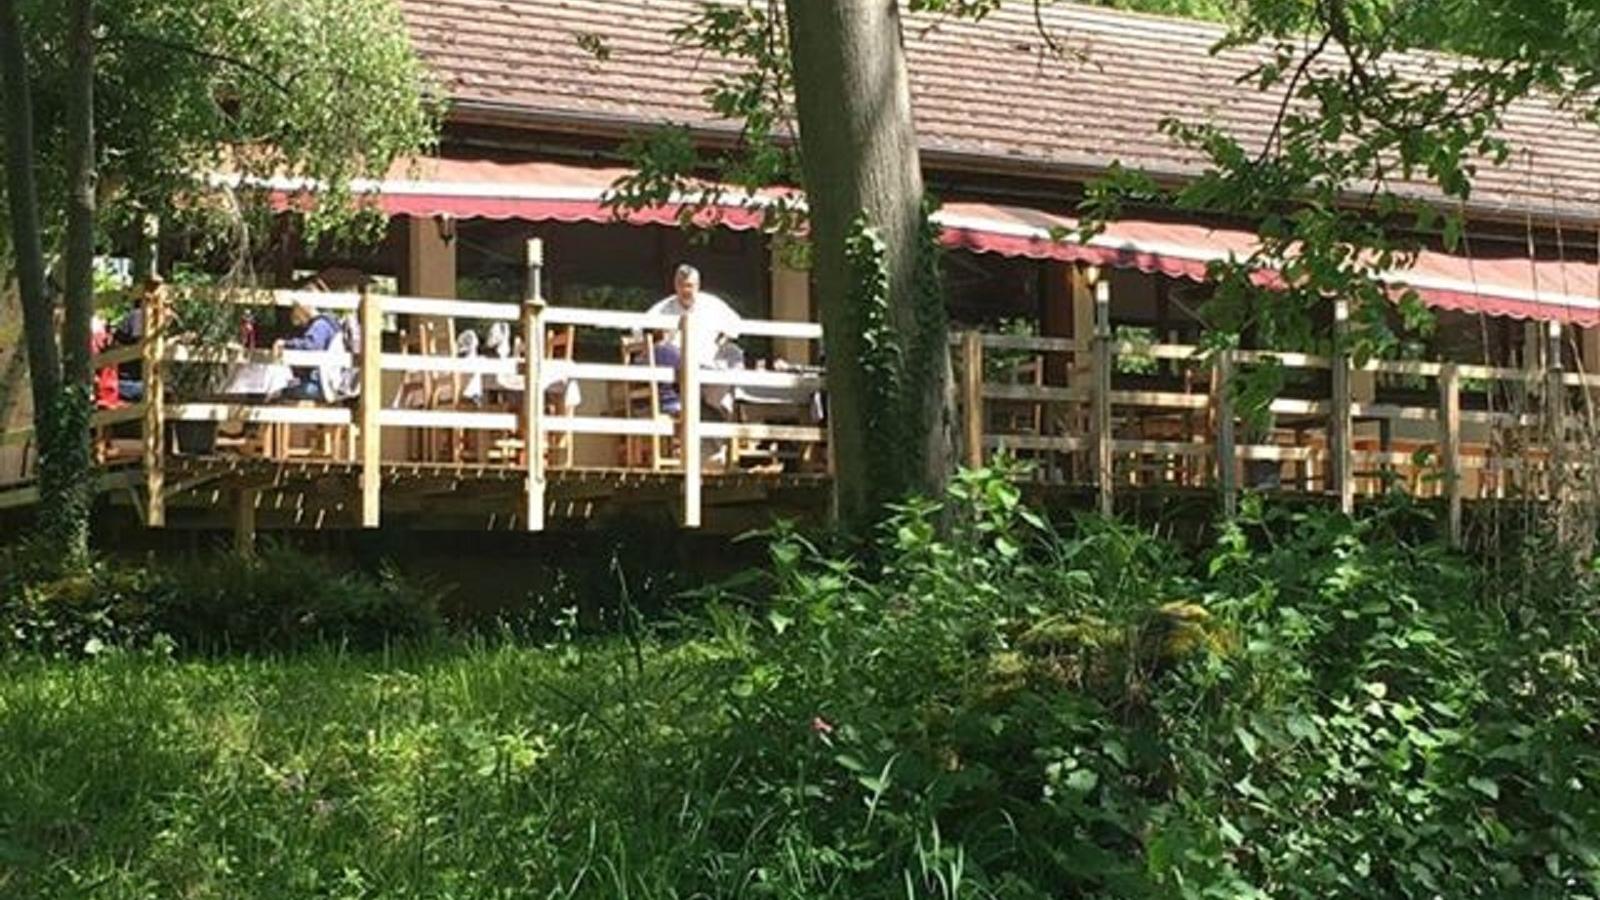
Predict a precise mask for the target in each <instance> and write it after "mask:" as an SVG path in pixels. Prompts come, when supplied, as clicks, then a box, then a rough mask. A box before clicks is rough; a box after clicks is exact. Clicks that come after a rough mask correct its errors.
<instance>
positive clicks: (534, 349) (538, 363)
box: [521, 238, 545, 531]
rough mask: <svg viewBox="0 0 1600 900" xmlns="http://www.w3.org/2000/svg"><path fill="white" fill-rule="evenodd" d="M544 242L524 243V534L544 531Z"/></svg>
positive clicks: (533, 240) (522, 418)
mask: <svg viewBox="0 0 1600 900" xmlns="http://www.w3.org/2000/svg"><path fill="white" fill-rule="evenodd" d="M543 271H544V242H543V241H541V240H539V239H538V238H533V239H531V240H529V241H528V246H527V274H526V279H527V284H526V286H525V287H526V295H527V296H526V299H524V300H523V301H522V349H523V358H522V415H521V420H522V421H521V424H522V454H523V465H524V467H525V468H524V474H523V500H524V508H523V521H524V522H525V523H526V528H527V530H528V531H543V530H544V507H545V452H544V451H545V448H544V444H545V436H544V387H543V383H542V381H541V379H542V378H543V376H544V306H545V304H544V294H543V284H542V281H543Z"/></svg>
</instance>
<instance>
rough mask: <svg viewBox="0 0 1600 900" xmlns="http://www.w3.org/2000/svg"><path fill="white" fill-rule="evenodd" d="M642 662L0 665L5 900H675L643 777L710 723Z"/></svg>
mask: <svg viewBox="0 0 1600 900" xmlns="http://www.w3.org/2000/svg"><path fill="white" fill-rule="evenodd" d="M636 661H637V657H635V656H634V655H633V653H632V650H631V648H629V647H628V646H626V645H625V644H622V643H621V642H616V643H605V644H593V645H587V646H584V647H582V648H581V649H579V648H577V647H573V648H571V649H570V650H569V652H568V653H566V654H556V653H551V652H548V651H546V650H543V649H540V648H524V647H517V646H513V645H510V644H506V645H500V646H489V645H478V646H473V647H457V648H452V649H442V650H434V651H412V652H407V653H404V654H399V655H367V656H357V655H345V654H339V653H334V652H327V653H320V654H313V655H311V656H305V657H299V658H291V659H260V660H229V661H222V662H183V663H177V662H171V661H168V660H165V659H162V658H159V657H155V656H110V657H106V658H102V659H99V660H96V661H94V662H92V663H87V664H76V665H66V664H57V663H39V662H12V663H8V664H6V665H5V666H4V668H3V669H0V896H5V897H33V898H55V897H60V898H67V897H73V898H81V897H96V898H146V897H150V898H154V897H184V898H196V900H198V898H212V897H215V898H225V897H226V898H238V897H263V898H264V897H284V898H287V897H366V896H383V897H455V896H463V897H466V896H470V897H488V896H508V897H510V896H516V897H528V896H539V897H579V896H606V897H620V896H630V895H631V896H668V895H669V894H668V893H658V892H655V890H654V889H655V888H659V887H660V886H661V884H662V883H663V882H662V879H663V878H667V879H670V880H671V881H677V880H679V879H680V878H681V875H682V873H681V872H678V871H676V869H675V866H677V865H678V864H680V863H682V862H683V861H682V860H675V859H673V854H672V852H671V847H672V846H673V844H675V843H677V838H678V836H680V835H681V834H682V833H683V831H682V827H683V826H686V825H687V824H688V823H687V822H686V821H674V817H675V816H676V815H677V812H678V811H681V810H682V809H683V808H684V806H683V800H684V798H682V797H672V796H670V793H669V792H666V791H662V792H661V793H660V794H656V793H655V791H653V790H652V784H651V780H650V779H651V778H652V777H653V776H658V775H659V774H660V769H661V767H662V765H663V764H666V763H669V762H670V761H671V760H672V759H675V758H677V756H678V754H677V753H676V752H675V751H674V749H673V748H674V747H675V746H679V745H681V744H682V742H683V741H684V740H685V739H686V738H687V737H689V736H692V735H693V733H694V732H695V731H696V729H697V727H699V726H700V725H701V724H703V723H704V721H705V713H704V711H703V710H700V709H696V708H695V707H694V706H693V705H692V704H690V703H689V702H688V698H689V697H690V696H697V695H698V692H697V691H687V690H686V686H687V685H690V684H692V683H694V682H695V681H696V680H697V679H699V678H701V677H703V676H704V674H705V673H706V672H707V670H708V667H709V664H708V663H707V661H705V660H704V659H701V660H694V659H689V658H686V657H685V656H683V655H681V654H674V653H673V652H670V651H666V652H662V653H651V664H650V665H651V671H649V672H648V676H649V677H648V678H637V677H634V676H635V675H637V670H634V669H632V668H631V667H632V666H634V665H635V664H636ZM619 689H626V690H627V691H629V692H631V696H629V698H628V699H629V702H628V704H626V706H623V705H619V701H620V700H621V699H622V695H620V694H618V693H617V691H618V690H619ZM642 711H647V712H648V714H649V719H650V724H649V725H648V726H644V725H642V723H641V721H640V720H639V719H638V718H637V715H638V714H639V713H640V712H642ZM684 774H686V773H682V772H680V773H678V776H679V777H677V778H675V779H674V782H675V783H676V784H678V785H684V786H687V785H689V784H691V783H692V779H685V778H683V777H681V776H682V775H684ZM586 779H587V780H586ZM656 784H657V786H660V785H661V783H660V782H659V781H658V782H656ZM629 795H631V799H629ZM618 810H633V811H634V812H636V813H637V815H636V817H635V818H634V820H633V821H619V820H616V819H615V818H614V816H615V815H616V812H617V811H618ZM602 814H603V815H602ZM601 857H605V858H607V859H611V860H619V859H630V858H631V859H632V860H634V861H635V862H641V863H642V861H644V860H651V861H652V862H650V864H649V865H642V864H641V865H639V866H637V867H635V868H631V869H630V870H629V871H627V872H622V871H619V870H615V869H613V870H609V871H608V870H605V869H601V868H596V867H594V866H593V865H592V861H593V860H597V859H599V858H601ZM619 879H624V880H623V881H622V883H619Z"/></svg>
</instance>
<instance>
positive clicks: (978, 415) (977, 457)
mask: <svg viewBox="0 0 1600 900" xmlns="http://www.w3.org/2000/svg"><path fill="white" fill-rule="evenodd" d="M983 418H984V416H983V335H982V334H980V333H978V331H977V329H973V330H971V331H966V332H963V333H962V335H961V419H962V425H963V434H964V443H965V445H966V457H967V460H966V461H967V467H968V468H972V469H976V468H979V467H981V466H982V465H983Z"/></svg>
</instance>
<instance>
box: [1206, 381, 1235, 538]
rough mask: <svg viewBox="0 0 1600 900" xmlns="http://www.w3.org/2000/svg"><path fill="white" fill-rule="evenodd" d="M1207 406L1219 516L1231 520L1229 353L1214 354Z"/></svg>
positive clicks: (1232, 468) (1232, 452)
mask: <svg viewBox="0 0 1600 900" xmlns="http://www.w3.org/2000/svg"><path fill="white" fill-rule="evenodd" d="M1211 403H1212V408H1213V409H1215V410H1216V414H1217V415H1216V418H1217V455H1216V467H1217V468H1216V479H1217V481H1216V484H1217V490H1218V491H1219V492H1221V494H1222V512H1223V514H1224V515H1226V516H1228V517H1230V518H1231V517H1232V516H1234V515H1235V514H1237V513H1238V512H1239V460H1238V458H1237V453H1236V450H1235V447H1236V444H1235V438H1234V431H1233V424H1234V423H1233V353H1232V351H1229V350H1223V351H1222V352H1220V353H1218V354H1217V365H1216V368H1215V369H1214V370H1213V372H1212V381H1211Z"/></svg>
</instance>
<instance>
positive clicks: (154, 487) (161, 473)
mask: <svg viewBox="0 0 1600 900" xmlns="http://www.w3.org/2000/svg"><path fill="white" fill-rule="evenodd" d="M140 302H141V303H142V304H143V305H144V340H143V344H142V347H143V354H142V356H143V359H142V362H143V367H144V401H145V410H144V454H143V455H144V490H145V496H146V498H147V500H146V503H145V524H146V525H147V526H149V527H151V528H164V527H166V524H167V499H166V490H167V484H166V477H167V471H166V465H167V436H166V430H167V418H166V407H167V391H166V372H165V371H164V367H163V366H162V359H163V357H165V356H166V355H167V335H166V330H167V289H166V288H165V287H164V286H156V287H153V288H152V289H150V290H147V291H145V293H144V297H143V299H142V300H141V301H140Z"/></svg>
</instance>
